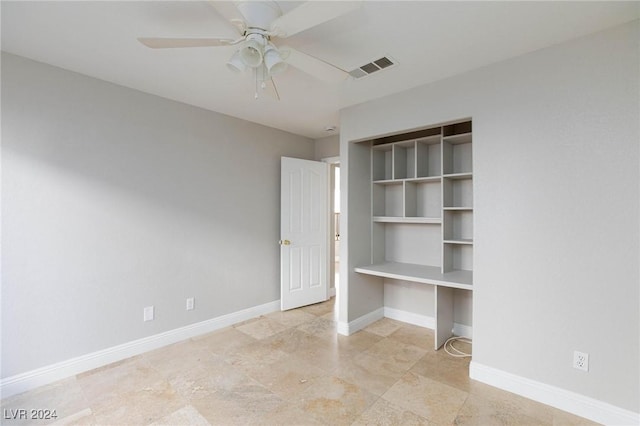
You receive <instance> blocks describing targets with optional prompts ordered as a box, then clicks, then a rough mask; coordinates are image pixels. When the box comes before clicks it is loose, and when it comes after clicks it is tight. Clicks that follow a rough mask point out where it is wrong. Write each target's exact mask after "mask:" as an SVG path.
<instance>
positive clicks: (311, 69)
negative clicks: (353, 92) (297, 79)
mask: <svg viewBox="0 0 640 426" xmlns="http://www.w3.org/2000/svg"><path fill="white" fill-rule="evenodd" d="M280 51H281V52H283V53H284V55H285V56H286V55H288V56H286V60H285V61H286V62H287V63H288V64H289V65H291V66H292V67H295V68H298V69H299V70H300V71H303V72H306V73H307V74H309V75H311V76H313V77H315V78H317V79H318V80H323V81H329V82H340V81H343V80H345V79H346V78H347V77H348V76H349V74H348V73H347V72H346V71H344V70H341V69H340V68H338V67H336V66H334V65H331V64H329V63H327V62H324V61H323V60H320V59H318V58H314V57H313V56H311V55H307V54H306V53H303V52H300V51H299V50H296V49H293V48H291V47H286V46H283V47H281V48H280Z"/></svg>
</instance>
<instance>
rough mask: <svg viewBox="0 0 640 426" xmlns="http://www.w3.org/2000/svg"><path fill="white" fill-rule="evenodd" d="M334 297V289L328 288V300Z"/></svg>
mask: <svg viewBox="0 0 640 426" xmlns="http://www.w3.org/2000/svg"><path fill="white" fill-rule="evenodd" d="M335 296H336V288H335V287H329V299H330V298H332V297H335Z"/></svg>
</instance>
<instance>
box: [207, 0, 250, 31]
mask: <svg viewBox="0 0 640 426" xmlns="http://www.w3.org/2000/svg"><path fill="white" fill-rule="evenodd" d="M209 4H210V5H211V6H212V7H213V8H214V9H215V10H216V12H218V14H219V15H220V16H222V17H223V18H224V19H225V20H226V21H229V22H230V23H231V24H232V25H233V26H234V28H235V29H236V30H237V31H238V32H239V33H240V34H242V33H243V31H244V30H243V27H244V26H245V25H244V17H243V16H242V14H241V13H240V11H239V10H238V8H237V7H236V5H235V4H234V3H233V2H230V1H218V0H209Z"/></svg>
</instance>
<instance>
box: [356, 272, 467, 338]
mask: <svg viewBox="0 0 640 426" xmlns="http://www.w3.org/2000/svg"><path fill="white" fill-rule="evenodd" d="M354 271H355V272H358V273H360V274H366V275H373V276H377V277H383V278H391V279H396V280H404V281H412V282H417V283H422V284H430V285H433V286H435V287H434V292H435V297H434V299H435V309H434V317H435V339H434V343H435V349H436V350H437V349H439V348H440V347H441V346H442V345H443V344H444V342H446V341H447V339H449V338H450V337H451V336H452V335H453V311H454V305H453V294H454V289H456V288H458V289H462V290H469V291H473V286H472V284H471V283H472V282H473V272H472V271H463V270H456V271H452V272H446V273H442V272H441V268H439V267H435V266H425V265H415V264H412V263H397V262H385V263H378V264H374V265H367V266H360V267H356V268H354Z"/></svg>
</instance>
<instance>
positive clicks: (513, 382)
mask: <svg viewBox="0 0 640 426" xmlns="http://www.w3.org/2000/svg"><path fill="white" fill-rule="evenodd" d="M469 376H470V377H471V378H472V379H474V380H478V381H480V382H483V383H486V384H488V385H491V386H495V387H497V388H500V389H504V390H506V391H509V392H513V393H515V394H518V395H521V396H524V397H525V398H529V399H532V400H534V401H538V402H541V403H543V404H546V405H550V406H552V407H555V408H558V409H560V410H563V411H568V412H569V413H572V414H575V415H577V416H580V417H584V418H586V419H589V420H592V421H594V422H598V423H602V424H609V425H638V424H640V413H634V412H633V411H629V410H626V409H624V408H620V407H616V406H614V405H611V404H609V403H606V402H603V401H600V400H597V399H593V398H590V397H588V396H584V395H580V394H578V393H575V392H571V391H568V390H566V389H562V388H558V387H556V386H551V385H547V384H545V383H541V382H537V381H535V380H531V379H527V378H526V377H521V376H517V375H515V374H512V373H507V372H506V371H502V370H498V369H496V368H493V367H489V366H487V365H483V364H478V363H477V362H475V361H471V365H470V366H469Z"/></svg>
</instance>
